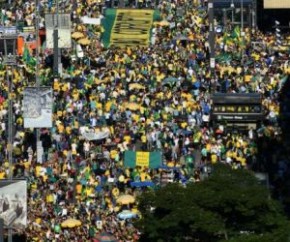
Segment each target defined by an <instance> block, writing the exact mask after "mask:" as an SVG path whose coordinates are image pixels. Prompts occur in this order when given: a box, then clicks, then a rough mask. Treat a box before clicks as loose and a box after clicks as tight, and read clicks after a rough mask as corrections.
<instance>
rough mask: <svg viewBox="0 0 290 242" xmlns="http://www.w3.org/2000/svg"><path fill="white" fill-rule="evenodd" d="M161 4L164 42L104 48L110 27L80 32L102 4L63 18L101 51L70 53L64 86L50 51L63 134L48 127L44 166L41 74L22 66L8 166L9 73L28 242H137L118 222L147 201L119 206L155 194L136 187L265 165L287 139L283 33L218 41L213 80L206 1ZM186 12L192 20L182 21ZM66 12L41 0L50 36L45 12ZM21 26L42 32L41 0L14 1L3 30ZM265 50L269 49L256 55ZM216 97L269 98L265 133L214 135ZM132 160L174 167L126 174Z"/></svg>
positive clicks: (45, 57)
mask: <svg viewBox="0 0 290 242" xmlns="http://www.w3.org/2000/svg"><path fill="white" fill-rule="evenodd" d="M140 2H141V1H140ZM130 4H133V5H134V4H135V3H130ZM157 4H158V5H157V6H156V9H159V11H160V12H161V16H162V18H163V19H162V20H163V21H164V22H165V21H166V22H168V23H169V24H168V25H166V26H162V25H158V24H155V25H154V28H153V33H154V34H153V36H152V42H153V43H154V44H151V45H150V46H148V47H140V46H136V47H125V48H119V47H114V46H111V47H110V48H104V46H103V45H102V43H101V39H100V38H101V33H102V31H103V30H102V28H101V27H100V26H93V25H85V24H82V23H81V17H82V16H89V17H99V16H100V15H101V14H102V8H103V6H102V5H101V3H100V2H99V1H75V4H72V1H63V2H62V3H61V6H60V8H61V9H65V11H69V12H72V21H73V32H74V31H82V32H83V33H84V34H85V35H86V36H89V38H91V39H92V41H91V44H90V45H85V46H84V45H78V47H77V49H79V48H80V47H81V48H82V51H83V54H81V55H80V54H78V53H77V54H76V53H75V49H74V48H72V49H67V50H65V51H64V52H63V69H62V75H61V76H60V77H58V78H54V77H53V70H52V68H51V62H50V60H51V59H50V57H51V50H48V49H46V48H45V46H44V47H43V48H42V49H41V53H40V56H39V63H40V64H39V66H40V79H41V82H42V84H43V85H48V86H51V87H52V89H53V99H54V103H53V127H52V128H50V129H41V135H40V139H41V141H42V145H43V149H44V155H43V161H42V162H37V160H36V142H35V139H36V136H35V132H34V131H33V130H29V129H24V127H23V122H24V120H23V117H22V113H23V107H22V92H23V88H24V87H25V86H32V85H34V82H35V77H34V73H35V72H34V71H35V70H34V69H33V68H34V67H31V65H28V64H27V63H26V62H25V61H23V63H22V64H23V65H21V66H19V67H18V68H16V69H14V70H13V73H11V74H12V75H13V94H14V95H13V96H14V98H13V113H14V116H15V119H14V124H15V137H14V144H13V158H14V165H13V167H9V163H8V153H7V132H6V131H7V123H6V118H7V105H8V101H7V97H8V93H7V90H8V87H7V83H6V82H5V81H4V79H5V74H6V71H5V69H3V70H2V71H1V73H0V74H1V78H2V79H1V82H0V85H1V88H0V90H1V93H0V122H1V129H0V135H1V139H0V179H3V178H7V177H8V175H9V172H13V176H14V177H18V178H20V177H26V178H27V180H28V228H27V229H26V231H25V233H26V235H27V237H28V241H87V240H89V239H92V238H94V237H95V236H96V235H97V234H99V233H101V232H107V233H111V234H112V235H114V237H115V238H116V239H117V241H137V240H138V236H139V232H138V231H137V230H136V229H135V228H134V226H133V225H132V220H130V219H128V220H122V219H119V218H118V216H117V215H118V214H119V212H121V211H122V210H123V209H131V210H134V211H136V203H135V204H130V205H126V206H124V205H121V204H119V203H117V198H118V197H119V196H120V195H123V194H127V195H132V196H133V197H136V196H137V195H138V194H139V193H140V192H142V191H143V190H144V189H148V188H135V187H131V186H130V183H131V182H132V181H135V182H145V181H147V182H148V181H151V182H153V184H154V186H153V187H152V188H153V189H154V188H155V187H158V186H160V185H163V184H164V183H167V182H180V183H184V184H186V183H187V182H198V181H200V180H201V179H202V177H203V176H204V175H205V173H206V169H207V165H208V164H212V163H217V162H224V163H228V164H229V165H231V166H233V168H235V169H236V168H246V169H247V168H250V167H253V166H255V162H257V156H258V155H259V154H258V144H257V140H258V138H261V137H263V136H265V137H271V138H273V139H275V138H276V139H278V138H279V135H280V130H279V129H278V117H279V114H280V103H279V99H278V94H279V91H280V90H281V85H282V84H281V80H282V79H283V78H284V77H285V76H286V75H287V74H289V68H290V67H289V65H288V62H287V58H288V57H289V53H284V52H281V53H277V51H275V50H274V47H275V38H276V37H275V35H274V34H263V33H261V32H259V31H258V30H257V29H255V30H252V31H251V30H250V29H245V32H246V33H245V38H244V40H241V39H242V38H241V36H240V33H237V35H238V36H233V35H232V32H233V31H234V28H228V29H227V30H224V31H223V32H221V33H217V34H216V54H217V56H218V57H219V58H220V59H217V63H216V68H215V70H216V71H215V73H212V71H211V70H210V67H209V43H208V18H207V7H206V5H205V3H204V2H203V1H178V0H175V1H173V0H172V1H160V2H159V3H157ZM141 5H142V4H141ZM149 5H150V4H148V5H147V6H149ZM23 6H25V7H24V8H23ZM145 7H146V6H145ZM150 7H151V5H150ZM177 8H182V9H183V11H184V14H182V15H180V16H179V15H178V14H177V12H176V10H177ZM55 9H56V8H55V5H54V3H53V1H45V2H44V1H40V5H39V12H40V16H41V18H40V27H43V26H45V21H44V13H45V12H53V11H55ZM103 14H104V13H103ZM104 17H106V16H104ZM17 21H18V22H20V21H22V22H24V26H30V25H33V24H34V21H35V4H34V1H21V0H20V1H15V2H13V7H11V8H6V9H2V24H4V25H6V26H11V25H14V24H15V23H16V22H17ZM230 37H231V38H230ZM286 37H287V36H285V38H286ZM283 38H284V36H283ZM255 41H258V42H259V43H261V47H260V48H261V49H257V48H254V47H253V46H252V45H251V42H255ZM74 46H75V45H74ZM242 52H243V53H244V55H243V56H241V55H239V54H240V53H242ZM236 55H237V56H236ZM226 57H230V58H226ZM242 59H243V61H242ZM212 92H224V93H250V92H258V93H261V94H262V95H263V106H264V108H265V110H266V121H265V123H264V124H263V125H262V126H261V127H259V128H258V129H256V130H255V129H251V130H249V132H247V133H241V132H239V131H237V130H235V131H232V130H228V129H227V127H226V126H224V125H220V126H219V127H214V126H212V125H211V123H210V112H211V102H210V93H212ZM88 130H93V131H94V132H95V133H101V132H106V133H109V136H108V137H106V138H104V139H101V140H97V141H95V140H94V141H89V140H87V139H85V138H84V136H83V135H82V134H83V133H84V132H85V131H88ZM126 150H134V151H137V150H143V151H161V152H162V154H163V166H162V167H160V169H149V168H148V167H136V168H130V169H129V168H126V167H124V166H123V160H124V152H125V151H126ZM281 150H283V151H287V147H281ZM285 156H286V152H284V153H281V157H278V159H279V158H281V159H282V158H283V159H284V158H285ZM286 170H287V168H285V169H284V170H283V172H286ZM164 176H165V177H168V179H167V180H166V179H164ZM67 218H75V219H78V220H80V221H81V222H82V225H81V226H79V227H77V228H74V229H69V228H62V227H61V223H62V221H64V220H65V219H67Z"/></svg>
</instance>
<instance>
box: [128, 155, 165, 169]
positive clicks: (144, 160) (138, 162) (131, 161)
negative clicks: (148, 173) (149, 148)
mask: <svg viewBox="0 0 290 242" xmlns="http://www.w3.org/2000/svg"><path fill="white" fill-rule="evenodd" d="M161 165H162V155H161V152H143V151H137V152H135V151H125V157H124V166H125V167H130V168H134V167H136V166H141V167H149V168H153V169H155V168H159V167H160V166H161Z"/></svg>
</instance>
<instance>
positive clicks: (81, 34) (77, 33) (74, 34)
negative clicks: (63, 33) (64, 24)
mask: <svg viewBox="0 0 290 242" xmlns="http://www.w3.org/2000/svg"><path fill="white" fill-rule="evenodd" d="M71 37H72V38H73V39H80V38H84V37H85V35H84V33H82V32H74V33H72V35H71Z"/></svg>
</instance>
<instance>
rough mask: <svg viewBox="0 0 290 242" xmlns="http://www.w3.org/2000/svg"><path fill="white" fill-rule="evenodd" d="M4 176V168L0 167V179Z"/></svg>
mask: <svg viewBox="0 0 290 242" xmlns="http://www.w3.org/2000/svg"><path fill="white" fill-rule="evenodd" d="M5 178H6V173H5V170H4V169H2V168H1V169H0V180H2V179H5Z"/></svg>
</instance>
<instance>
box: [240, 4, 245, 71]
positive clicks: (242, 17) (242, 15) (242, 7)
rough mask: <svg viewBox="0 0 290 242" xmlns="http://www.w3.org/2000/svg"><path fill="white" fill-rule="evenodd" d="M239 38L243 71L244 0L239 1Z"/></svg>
mask: <svg viewBox="0 0 290 242" xmlns="http://www.w3.org/2000/svg"><path fill="white" fill-rule="evenodd" d="M241 37H242V44H241V64H242V68H243V69H244V44H245V43H244V42H245V32H244V0H241Z"/></svg>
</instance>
